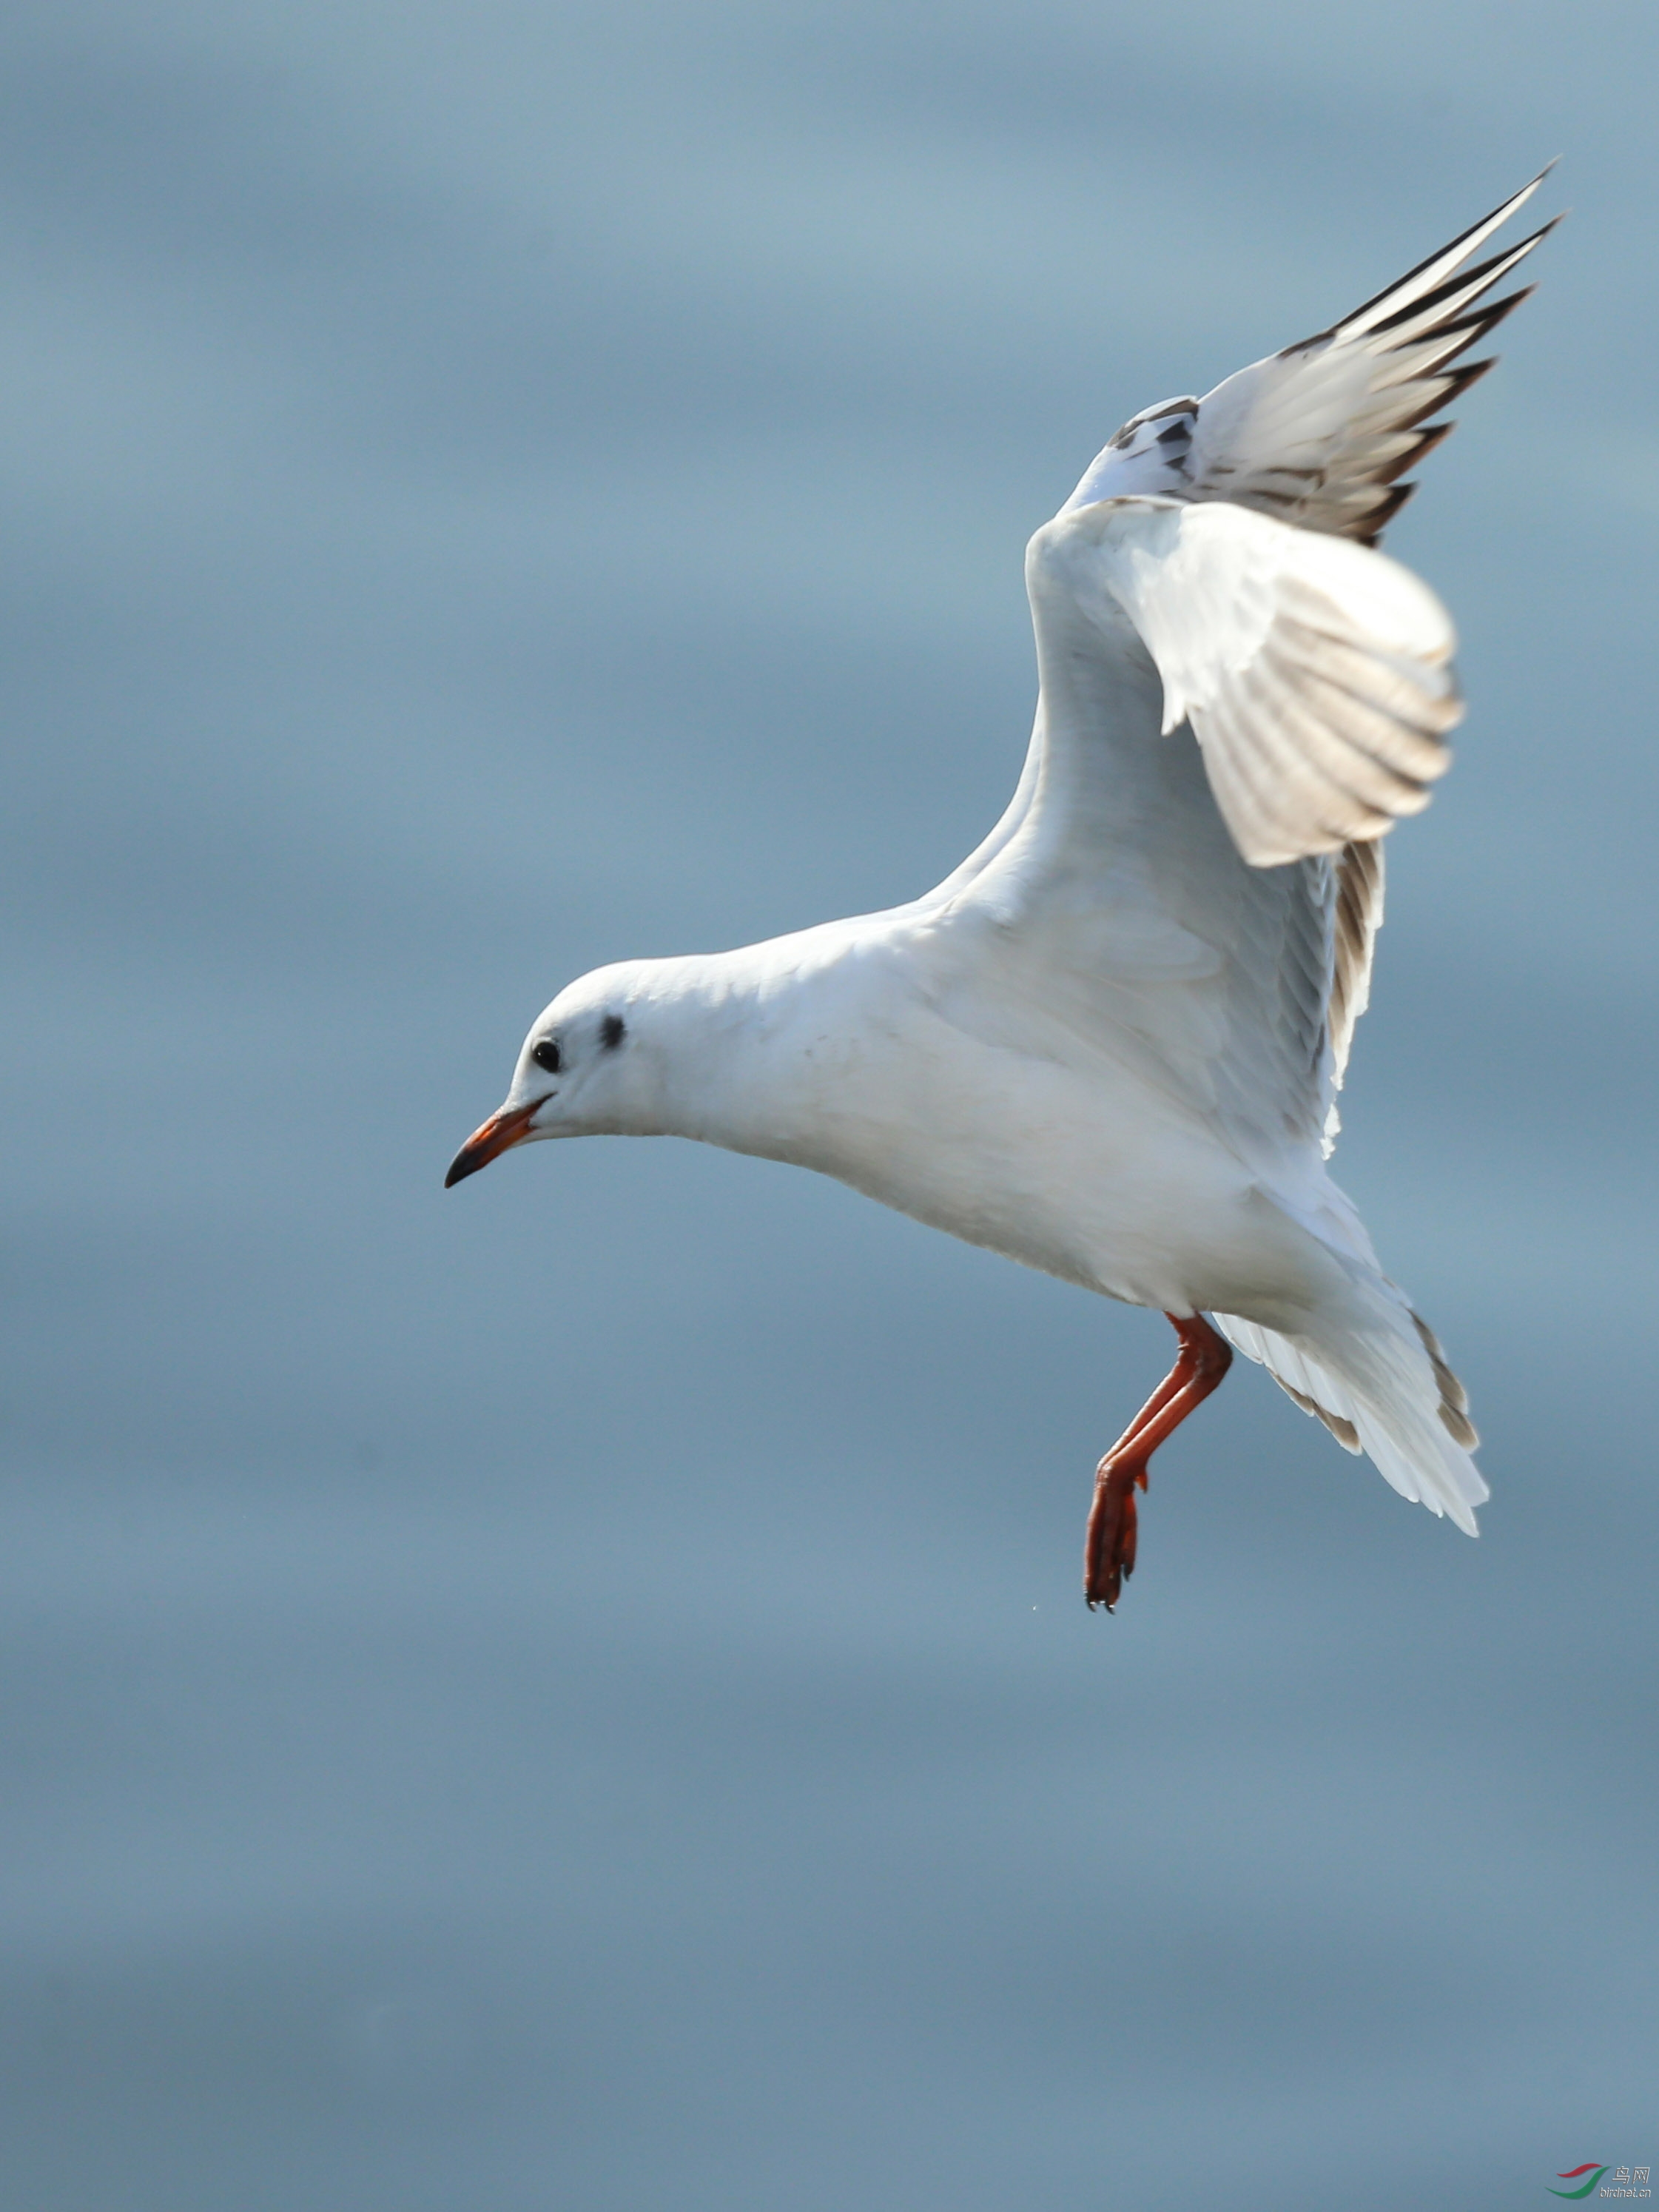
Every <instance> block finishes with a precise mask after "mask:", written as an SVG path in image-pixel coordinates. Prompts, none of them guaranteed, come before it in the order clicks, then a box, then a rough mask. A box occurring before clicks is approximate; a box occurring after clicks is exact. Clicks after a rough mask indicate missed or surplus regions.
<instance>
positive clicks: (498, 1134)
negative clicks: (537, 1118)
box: [444, 1098, 544, 1190]
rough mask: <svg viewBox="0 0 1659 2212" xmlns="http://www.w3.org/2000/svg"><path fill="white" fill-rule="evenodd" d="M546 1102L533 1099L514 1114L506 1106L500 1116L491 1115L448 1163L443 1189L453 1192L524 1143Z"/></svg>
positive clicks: (516, 1107) (515, 1109)
mask: <svg viewBox="0 0 1659 2212" xmlns="http://www.w3.org/2000/svg"><path fill="white" fill-rule="evenodd" d="M543 1103H544V1102H543V1101H542V1100H541V1099H539V1098H532V1100H531V1102H530V1103H529V1104H528V1105H527V1106H515V1107H513V1109H512V1110H511V1112H509V1111H507V1109H506V1108H505V1107H504V1108H503V1109H501V1112H500V1113H499V1114H492V1115H490V1117H489V1121H486V1122H485V1123H484V1125H483V1127H482V1128H481V1129H475V1130H474V1131H473V1132H472V1134H471V1136H470V1137H469V1138H468V1139H467V1140H466V1142H465V1144H464V1145H463V1146H461V1149H460V1151H459V1152H457V1153H456V1155H455V1157H454V1158H453V1160H451V1162H450V1163H449V1172H448V1174H447V1176H445V1177H444V1188H445V1189H446V1190H453V1188H455V1185H456V1184H457V1183H458V1182H465V1180H466V1178H467V1177H468V1176H470V1175H477V1172H478V1170H479V1169H480V1168H487V1167H488V1166H489V1163H490V1162H491V1160H493V1159H497V1158H500V1156H501V1153H503V1152H507V1150H509V1148H510V1147H511V1146H513V1145H517V1144H520V1143H522V1141H523V1140H524V1139H525V1138H526V1136H528V1135H529V1134H530V1122H531V1117H532V1115H534V1114H535V1112H536V1111H537V1109H538V1107H540V1106H541V1105H542V1104H543Z"/></svg>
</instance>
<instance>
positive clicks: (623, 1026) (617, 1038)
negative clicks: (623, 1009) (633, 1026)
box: [599, 1014, 628, 1052]
mask: <svg viewBox="0 0 1659 2212" xmlns="http://www.w3.org/2000/svg"><path fill="white" fill-rule="evenodd" d="M627 1035H628V1024H627V1023H626V1022H625V1021H624V1020H623V1018H622V1016H621V1015H620V1014H607V1015H606V1016H605V1019H604V1020H603V1021H602V1022H601V1023H600V1024H599V1042H600V1043H601V1044H602V1045H603V1046H604V1047H605V1050H606V1051H607V1052H615V1050H616V1049H617V1046H618V1045H619V1044H620V1043H621V1042H622V1041H623V1038H624V1037H625V1036H627Z"/></svg>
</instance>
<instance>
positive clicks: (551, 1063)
mask: <svg viewBox="0 0 1659 2212" xmlns="http://www.w3.org/2000/svg"><path fill="white" fill-rule="evenodd" d="M530 1057H531V1058H532V1060H534V1061H535V1063H536V1065H537V1066H538V1067H544V1068H545V1069H546V1070H547V1072H548V1073H549V1074H550V1075H556V1074H557V1073H558V1072H559V1042H558V1039H557V1038H556V1037H543V1038H542V1040H541V1042H539V1043H538V1044H533V1045H532V1047H531V1048H530Z"/></svg>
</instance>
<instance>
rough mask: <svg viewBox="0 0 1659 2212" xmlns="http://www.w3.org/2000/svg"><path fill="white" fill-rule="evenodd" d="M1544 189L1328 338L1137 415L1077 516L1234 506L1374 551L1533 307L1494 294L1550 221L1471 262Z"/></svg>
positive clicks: (1091, 476) (1094, 477)
mask: <svg viewBox="0 0 1659 2212" xmlns="http://www.w3.org/2000/svg"><path fill="white" fill-rule="evenodd" d="M1546 173H1547V172H1546ZM1542 181H1543V179H1542V177H1534V179H1533V181H1532V182H1531V184H1529V185H1526V186H1524V187H1523V189H1522V191H1518V192H1516V194H1515V196H1514V197H1513V198H1511V199H1508V200H1505V201H1504V204H1503V205H1502V206H1501V207H1498V208H1494V209H1493V210H1492V213H1491V214H1490V215H1489V216H1485V217H1483V218H1482V220H1481V221H1480V222H1477V223H1475V224H1474V226H1473V227H1472V228H1470V229H1468V230H1466V231H1465V232H1464V233H1463V234H1462V237H1461V238H1456V239H1454V240H1452V242H1451V244H1450V245H1449V246H1443V248H1442V249H1441V251H1440V252H1438V253H1434V254H1431V255H1430V257H1429V258H1428V259H1427V260H1426V261H1425V262H1422V263H1420V264H1419V266H1418V267H1417V268H1415V269H1413V270H1412V271H1411V272H1410V273H1409V275H1407V276H1402V277H1401V279H1400V280H1399V282H1398V283H1395V284H1391V285H1389V288H1388V289H1387V290H1386V291H1383V292H1379V293H1378V294H1377V295H1376V298H1375V299H1374V300H1368V301H1366V302H1365V304H1364V307H1356V308H1355V309H1354V311H1353V313H1352V314H1351V315H1345V316H1344V317H1343V318H1342V319H1341V321H1340V322H1337V323H1334V324H1333V325H1331V327H1330V328H1329V329H1328V330H1326V331H1319V332H1318V333H1317V334H1316V336H1315V337H1310V338H1304V339H1302V340H1301V341H1300V342H1299V343H1297V344H1296V345H1291V346H1286V347H1285V349H1284V351H1283V352H1282V353H1276V354H1273V355H1270V356H1268V358H1267V360H1266V361H1258V362H1253V363H1252V365H1251V366H1250V367H1249V368H1241V369H1240V370H1239V371H1238V372H1237V374H1236V375H1233V376H1230V377H1228V378H1227V379H1226V380H1225V382H1223V383H1220V384H1218V385H1217V386H1216V387H1215V389H1214V391H1213V392H1207V393H1206V395H1205V397H1204V398H1202V399H1190V398H1188V399H1166V400H1164V401H1162V402H1161V403H1160V404H1159V405H1158V406H1157V407H1149V408H1147V409H1146V410H1145V411H1144V412H1143V413H1142V414H1139V415H1137V416H1134V417H1133V419H1132V420H1131V421H1129V422H1126V423H1125V424H1124V426H1123V428H1121V430H1120V431H1118V433H1117V434H1116V435H1115V437H1114V438H1113V439H1112V441H1111V443H1110V444H1109V446H1108V447H1106V449H1105V451H1104V452H1103V453H1100V454H1099V455H1098V456H1097V458H1096V459H1095V460H1094V461H1093V462H1092V463H1091V465H1090V467H1089V469H1088V471H1086V473H1085V476H1084V478H1083V481H1082V483H1079V486H1078V488H1077V489H1076V491H1075V492H1073V495H1072V497H1071V499H1070V500H1069V501H1067V502H1066V504H1067V506H1068V507H1081V506H1087V505H1088V504H1090V503H1091V501H1095V500H1099V499H1109V498H1115V497H1118V496H1120V495H1124V494H1133V493H1137V492H1152V493H1160V494H1164V495H1167V496H1169V497H1170V498H1174V499H1188V500H1230V501H1232V502H1233V504H1234V505H1236V506H1238V507H1253V508H1255V510H1256V511H1257V512H1258V513H1264V514H1273V515H1276V516H1278V517H1279V519H1280V520H1283V521H1285V522H1294V523H1296V524H1297V525H1298V526H1300V527H1301V528H1302V529H1304V530H1316V531H1322V532H1328V533H1329V534H1331V535H1333V536H1335V537H1340V538H1358V540H1359V541H1360V543H1361V544H1367V545H1374V544H1376V541H1377V539H1378V538H1380V537H1381V535H1382V533H1383V527H1384V526H1385V525H1386V524H1387V523H1388V522H1389V520H1390V519H1391V518H1392V517H1393V516H1394V515H1395V514H1396V513H1398V512H1399V510H1400V508H1401V507H1402V506H1403V505H1404V504H1405V502H1406V501H1407V499H1409V498H1410V496H1411V495H1412V492H1413V489H1415V487H1414V486H1413V485H1411V484H1405V483H1401V482H1400V479H1401V477H1403V476H1404V475H1405V473H1406V471H1407V470H1408V469H1412V468H1415V466H1416V465H1417V464H1418V462H1419V461H1420V460H1421V459H1423V457H1424V456H1425V454H1426V453H1430V452H1431V451H1432V449H1433V448H1434V447H1436V446H1437V445H1438V444H1439V443H1440V441H1441V440H1442V439H1443V438H1444V437H1445V436H1446V435H1448V434H1449V432H1450V431H1451V429H1452V428H1454V427H1455V426H1454V425H1453V424H1452V423H1450V422H1430V421H1429V417H1430V416H1431V415H1437V414H1438V413H1439V411H1440V410H1441V409H1442V408H1443V407H1449V406H1450V405H1451V404H1452V403H1453V402H1454V401H1455V399H1456V398H1458V396H1459V395H1460V394H1461V393H1462V392H1466V391H1468V387H1469V386H1470V385H1472V384H1473V383H1474V381H1475V380H1476V378H1477V377H1480V376H1484V375H1485V374H1486V371H1487V370H1488V369H1489V368H1491V367H1492V362H1491V360H1490V359H1487V360H1485V361H1476V362H1468V363H1467V364H1465V365H1464V366H1462V367H1461V368H1460V367H1458V366H1457V365H1456V364H1457V363H1458V362H1460V361H1461V359H1462V356H1463V355H1464V354H1465V353H1467V352H1468V349H1469V348H1470V347H1471V346H1472V345H1474V344H1475V343H1477V341H1478V340H1480V339H1481V338H1484V337H1486V335H1487V334H1488V332H1490V331H1492V330H1494V329H1495V328H1496V327H1497V325H1498V324H1499V323H1500V322H1502V320H1503V319H1504V316H1505V315H1507V314H1508V313H1510V309H1511V308H1512V307H1518V306H1519V305H1520V303H1521V301H1522V300H1524V299H1525V298H1526V297H1527V292H1528V290H1529V289H1530V287H1528V288H1526V289H1522V290H1521V291H1516V292H1511V293H1509V294H1507V295H1505V296H1504V298H1502V299H1499V300H1490V301H1489V300H1488V299H1487V295H1488V294H1489V293H1491V292H1492V291H1493V290H1494V289H1496V287H1497V286H1498V284H1500V283H1502V282H1503V280H1504V277H1505V276H1508V275H1509V274H1510V270H1513V269H1514V268H1515V267H1516V265H1517V264H1519V263H1520V262H1521V261H1522V260H1523V259H1524V258H1526V256H1527V255H1528V253H1530V252H1532V250H1533V248H1534V246H1536V245H1537V244H1538V242H1539V240H1541V239H1542V238H1543V237H1545V236H1546V235H1547V233H1548V232H1549V231H1550V230H1552V229H1553V228H1554V225H1553V223H1546V224H1545V225H1544V227H1543V228H1542V229H1541V230H1537V231H1534V233H1533V234H1532V235H1531V237H1529V238H1524V239H1522V240H1521V242H1520V244H1519V245H1517V246H1511V247H1510V248H1509V249H1508V250H1507V251H1506V252H1502V253H1498V254H1494V255H1493V256H1492V258H1490V259H1489V260H1486V261H1483V262H1481V263H1480V264H1478V265H1477V266H1476V267H1474V268H1469V267H1468V266H1467V265H1466V264H1468V262H1469V261H1470V260H1471V258H1473V257H1474V255H1475V254H1476V253H1478V252H1480V248H1481V246H1484V245H1485V243H1486V240H1487V239H1488V238H1490V237H1491V236H1492V233H1493V232H1494V231H1495V230H1497V229H1498V228H1499V227H1500V226H1501V225H1502V224H1503V223H1504V222H1507V221H1508V220H1509V218H1510V216H1512V215H1514V214H1515V213H1516V210H1517V209H1519V208H1520V207H1522V205H1524V204H1525V203H1526V202H1527V201H1528V199H1530V198H1531V197H1532V195H1533V194H1534V192H1535V191H1537V189H1538V187H1539V185H1541V183H1542ZM1558 220H1559V218H1558Z"/></svg>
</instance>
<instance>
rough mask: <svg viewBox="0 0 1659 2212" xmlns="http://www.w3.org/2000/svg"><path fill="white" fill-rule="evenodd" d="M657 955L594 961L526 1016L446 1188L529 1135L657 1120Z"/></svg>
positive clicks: (646, 1127)
mask: <svg viewBox="0 0 1659 2212" xmlns="http://www.w3.org/2000/svg"><path fill="white" fill-rule="evenodd" d="M664 964H665V963H661V962H658V961H644V960H641V961H630V962H627V963H623V964H622V965H620V966H617V967H612V968H596V969H594V970H593V972H592V975H583V976H581V977H580V978H579V979H578V980H577V981H575V982H574V983H571V984H568V985H567V986H566V987H565V988H564V989H563V990H562V991H561V992H560V994H559V995H558V997H557V998H556V999H555V1000H554V1001H553V1003H552V1005H551V1006H549V1007H548V1008H547V1009H546V1011H545V1012H544V1013H542V1014H541V1015H539V1016H538V1018H537V1020H536V1021H535V1022H534V1023H533V1024H532V1027H531V1030H530V1034H529V1036H527V1037H526V1039H525V1041H524V1045H523V1048H522V1049H521V1050H520V1054H519V1064H518V1066H516V1067H515V1068H514V1069H513V1082H512V1085H511V1087H510V1088H509V1090H508V1091H507V1097H506V1098H505V1100H504V1101H503V1102H502V1103H501V1106H500V1107H499V1108H498V1109H497V1110H496V1111H495V1113H494V1114H492V1115H490V1117H489V1120H488V1121H486V1122H485V1123H484V1124H483V1127H482V1128H478V1129H475V1130H474V1131H473V1133H472V1134H471V1136H470V1137H469V1138H468V1139H467V1140H466V1142H465V1144H464V1145H463V1146H461V1149H460V1151H459V1152H457V1153H456V1155H455V1157H454V1158H453V1160H452V1161H451V1162H450V1166H449V1173H448V1174H447V1176H445V1177H444V1187H445V1188H446V1189H447V1188H448V1187H449V1186H450V1185H451V1184H452V1183H458V1182H461V1181H462V1179H463V1178H464V1177H465V1176H470V1175H476V1174H477V1171H478V1170H479V1169H480V1168H484V1167H488V1166H489V1163H490V1162H491V1160H493V1159H496V1158H499V1157H500V1155H501V1153H502V1152H507V1151H509V1150H510V1149H511V1148H512V1147H513V1146H514V1145H522V1144H527V1143H529V1142H530V1141H531V1140H532V1139H534V1138H537V1137H592V1136H605V1135H625V1134H638V1135H643V1134H647V1133H649V1132H650V1131H651V1130H652V1129H653V1128H654V1127H657V1126H659V1123H658V1120H657V1115H656V1111H655V1109H656V1105H657V1102H658V1096H659V1091H660V1079H661V1068H660V1056H659V1054H657V1053H655V1052H653V1050H652V1048H651V1038H652V1034H653V1028H654V1027H656V1026H658V1024H653V1011H659V1010H658V1009H656V1008H655V1007H654V1003H653V1002H654V1000H655V999H656V997H657V995H658V994H657V993H656V992H655V991H654V990H653V981H654V980H655V978H654V971H656V970H658V969H660V968H661V967H662V966H663V965H664Z"/></svg>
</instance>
